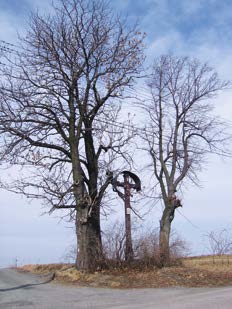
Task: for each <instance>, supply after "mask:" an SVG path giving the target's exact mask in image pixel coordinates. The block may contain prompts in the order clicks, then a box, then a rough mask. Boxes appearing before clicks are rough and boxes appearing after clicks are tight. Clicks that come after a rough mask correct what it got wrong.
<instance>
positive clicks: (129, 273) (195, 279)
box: [20, 256, 232, 288]
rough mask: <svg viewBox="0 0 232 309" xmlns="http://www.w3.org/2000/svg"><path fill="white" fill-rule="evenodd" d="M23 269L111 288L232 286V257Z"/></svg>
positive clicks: (64, 279) (60, 265)
mask: <svg viewBox="0 0 232 309" xmlns="http://www.w3.org/2000/svg"><path fill="white" fill-rule="evenodd" d="M20 269H21V270H22V271H30V272H34V273H43V274H45V273H53V272H54V273H55V281H57V282H63V283H71V284H78V285H81V286H92V287H110V288H149V287H154V288H157V287H171V286H188V287H203V286H210V287H213V286H225V285H232V256H223V257H222V256H221V257H214V258H213V257H212V256H202V257H194V258H185V259H183V260H182V265H181V266H172V267H165V268H162V269H158V268H154V267H153V268H152V267H151V268H149V269H148V268H147V269H143V270H142V269H141V268H133V269H131V268H126V267H125V268H123V269H117V268H115V269H111V270H102V271H98V272H95V273H92V274H87V273H83V272H80V271H78V270H76V269H75V267H74V266H73V265H70V264H49V265H26V266H23V267H22V268H20Z"/></svg>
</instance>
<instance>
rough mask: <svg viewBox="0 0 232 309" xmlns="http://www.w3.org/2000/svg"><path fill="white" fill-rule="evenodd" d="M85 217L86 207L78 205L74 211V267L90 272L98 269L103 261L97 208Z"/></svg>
mask: <svg viewBox="0 0 232 309" xmlns="http://www.w3.org/2000/svg"><path fill="white" fill-rule="evenodd" d="M86 218H87V217H86V209H82V208H81V207H80V209H78V210H77V212H76V235H77V257H76V267H77V269H79V270H82V271H87V272H92V271H95V270H97V269H99V268H100V267H101V266H102V262H103V259H102V257H103V255H102V242H101V229H100V213H99V209H97V211H95V212H94V211H93V212H92V213H91V216H90V217H89V218H87V219H86Z"/></svg>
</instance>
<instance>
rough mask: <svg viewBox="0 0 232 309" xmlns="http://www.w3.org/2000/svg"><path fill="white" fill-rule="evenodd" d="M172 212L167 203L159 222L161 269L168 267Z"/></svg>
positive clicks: (172, 209)
mask: <svg viewBox="0 0 232 309" xmlns="http://www.w3.org/2000/svg"><path fill="white" fill-rule="evenodd" d="M174 211H175V208H174V206H173V205H172V203H168V204H167V205H165V210H164V212H163V215H162V218H161V220H160V235H159V256H160V266H161V267H163V266H168V265H170V233H171V223H172V220H173V218H174Z"/></svg>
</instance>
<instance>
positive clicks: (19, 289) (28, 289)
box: [0, 269, 232, 309]
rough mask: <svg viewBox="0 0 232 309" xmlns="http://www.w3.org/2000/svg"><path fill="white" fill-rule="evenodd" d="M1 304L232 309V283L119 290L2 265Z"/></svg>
mask: <svg viewBox="0 0 232 309" xmlns="http://www.w3.org/2000/svg"><path fill="white" fill-rule="evenodd" d="M0 308H1V309H8V308H10V309H14V308H25V309H30V308H36V309H37V308H38V309H50V308H52V309H53V308H54V309H66V308H68V309H69V308H70V309H72V308H75V309H111V308H112V309H128V308H133V309H138V308H139V309H153V308H154V309H156V308H162V309H163V308H164V309H165V308H172V309H189V308H194V309H196V308H197V309H201V308H202V309H203V308H204V309H207V308H210V309H216V308H217V309H227V308H228V309H229V308H230V309H231V308H232V287H225V288H165V289H128V290H119V289H118V290H115V289H103V288H89V287H74V286H71V287H70V286H63V285H61V284H55V283H52V282H49V277H41V276H36V275H32V274H28V273H19V272H17V271H15V270H13V269H0Z"/></svg>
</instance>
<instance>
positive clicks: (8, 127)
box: [0, 0, 144, 271]
mask: <svg viewBox="0 0 232 309" xmlns="http://www.w3.org/2000/svg"><path fill="white" fill-rule="evenodd" d="M53 9H54V11H53V13H51V15H49V16H42V15H39V14H34V15H32V18H31V23H30V27H29V30H28V33H27V35H26V37H25V38H21V43H22V48H21V50H20V52H17V53H16V54H14V55H13V57H12V56H11V57H10V56H7V61H8V62H6V60H5V63H7V65H5V66H4V67H3V68H2V69H1V78H2V82H1V86H0V102H1V103H0V104H1V105H0V132H1V134H2V137H1V150H0V151H1V157H2V159H5V160H8V162H10V163H11V164H19V165H23V166H25V165H27V166H29V170H30V171H32V170H33V171H34V174H33V175H32V176H31V177H30V179H29V178H28V179H24V180H22V179H21V180H17V184H16V187H15V188H13V189H12V187H11V188H10V189H12V190H15V191H17V192H21V193H24V194H26V195H27V196H29V197H42V198H44V199H45V201H46V202H47V203H50V204H51V206H52V209H53V210H54V209H57V208H58V209H59V208H62V209H68V210H72V214H73V215H74V216H75V220H76V234H77V240H78V256H77V266H78V268H79V269H81V270H87V271H89V270H94V269H96V268H97V267H98V266H99V264H100V263H101V258H102V243H101V233H100V205H101V202H102V199H103V196H104V193H105V191H106V189H107V186H108V184H109V182H110V180H111V179H110V177H107V176H105V172H106V164H105V165H104V166H102V164H103V163H102V162H103V161H102V158H103V157H104V156H105V152H106V151H107V150H113V149H115V148H114V147H116V146H117V147H119V146H120V143H121V140H118V141H115V140H109V141H108V143H107V144H104V143H103V141H105V142H106V138H104V134H105V132H104V131H102V130H107V129H108V130H110V128H109V126H112V125H111V124H108V126H107V121H108V120H109V118H108V117H110V106H114V105H115V104H116V103H115V100H116V99H120V98H123V90H124V89H125V88H127V87H131V86H132V85H133V81H134V78H136V77H138V75H139V74H140V71H141V64H142V62H143V52H142V49H143V47H142V41H143V37H144V35H143V34H141V33H140V32H139V31H138V30H137V27H136V26H135V27H133V29H132V28H131V29H129V28H128V27H127V26H126V24H125V22H121V21H120V19H119V18H118V17H115V16H114V15H113V13H112V11H111V9H110V8H109V6H108V4H107V3H106V2H105V1H104V0H100V1H97V0H96V1H95V0H60V1H58V2H56V4H55V5H54V6H53ZM107 106H108V107H107ZM111 133H112V131H111ZM116 144H117V145H116ZM104 159H106V157H105V158H104ZM101 167H103V168H105V171H104V174H103V173H102V172H101V171H100V168H101ZM34 168H36V169H34ZM28 177H29V176H28ZM35 190H36V191H35Z"/></svg>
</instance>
